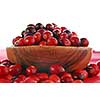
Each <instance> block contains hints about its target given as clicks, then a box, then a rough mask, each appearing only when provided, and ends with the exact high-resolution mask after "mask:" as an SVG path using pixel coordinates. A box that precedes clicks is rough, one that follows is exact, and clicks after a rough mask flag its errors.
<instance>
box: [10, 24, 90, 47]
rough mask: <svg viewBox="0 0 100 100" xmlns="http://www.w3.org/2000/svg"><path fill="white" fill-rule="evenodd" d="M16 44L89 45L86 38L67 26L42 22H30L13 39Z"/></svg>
mask: <svg viewBox="0 0 100 100" xmlns="http://www.w3.org/2000/svg"><path fill="white" fill-rule="evenodd" d="M12 43H13V45H14V46H30V45H40V46H46V45H48V46H84V47H87V46H88V45H89V41H88V40H87V39H86V38H79V37H78V35H77V33H75V32H71V31H70V30H68V29H67V28H66V27H58V26H57V25H56V24H54V23H52V24H46V26H44V25H43V24H41V23H37V24H36V25H34V24H29V25H27V28H26V29H25V30H24V31H22V33H21V36H17V37H15V38H14V39H13V40H12Z"/></svg>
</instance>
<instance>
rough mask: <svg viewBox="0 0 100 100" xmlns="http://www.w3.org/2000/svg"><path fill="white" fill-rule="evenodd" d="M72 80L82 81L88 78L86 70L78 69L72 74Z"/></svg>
mask: <svg viewBox="0 0 100 100" xmlns="http://www.w3.org/2000/svg"><path fill="white" fill-rule="evenodd" d="M73 78H74V79H80V80H84V79H86V78H88V72H87V71H86V70H81V69H79V70H77V71H75V72H74V73H73Z"/></svg>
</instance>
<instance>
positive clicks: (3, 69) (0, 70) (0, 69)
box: [0, 66, 8, 77]
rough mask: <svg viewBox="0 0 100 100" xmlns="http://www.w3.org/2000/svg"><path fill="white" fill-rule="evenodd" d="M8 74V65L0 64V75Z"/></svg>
mask: <svg viewBox="0 0 100 100" xmlns="http://www.w3.org/2000/svg"><path fill="white" fill-rule="evenodd" d="M7 74H8V67H7V66H0V77H2V76H5V75H7Z"/></svg>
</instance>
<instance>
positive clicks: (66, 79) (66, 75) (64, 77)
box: [61, 72, 74, 83]
mask: <svg viewBox="0 0 100 100" xmlns="http://www.w3.org/2000/svg"><path fill="white" fill-rule="evenodd" d="M73 81H74V80H73V78H72V76H71V74H70V73H67V72H66V73H64V74H63V75H62V76H61V82H62V83H72V82H73Z"/></svg>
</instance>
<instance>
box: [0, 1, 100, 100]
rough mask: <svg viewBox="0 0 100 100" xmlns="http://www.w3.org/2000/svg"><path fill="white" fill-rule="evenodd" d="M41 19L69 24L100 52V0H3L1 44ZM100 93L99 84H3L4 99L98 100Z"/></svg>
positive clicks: (0, 6)
mask: <svg viewBox="0 0 100 100" xmlns="http://www.w3.org/2000/svg"><path fill="white" fill-rule="evenodd" d="M37 22H42V23H43V24H46V23H48V22H50V23H51V22H54V23H57V24H58V25H60V26H67V27H68V28H69V29H71V30H72V31H75V32H77V33H78V34H79V36H80V37H87V38H88V39H89V41H90V46H91V47H93V48H94V49H95V50H99V51H100V45H99V43H100V35H99V34H100V28H99V27H100V3H99V0H0V47H7V46H11V45H12V44H11V40H12V38H13V37H15V36H17V35H20V33H21V31H22V30H23V29H25V27H26V25H27V24H29V23H37ZM99 94H100V85H99V84H81V85H80V84H55V85H54V84H51V85H50V84H49V85H48V84H45V85H43V84H41V85H40V84H37V85H36V84H34V85H33V84H9V85H8V84H0V99H1V100H31V99H32V100H34V99H36V100H38V99H43V100H48V99H50V100H54V99H55V100H61V99H62V100H64V99H66V100H67V99H69V100H70V99H74V100H75V99H77V100H81V99H85V100H87V99H88V100H95V99H96V97H97V98H99Z"/></svg>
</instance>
